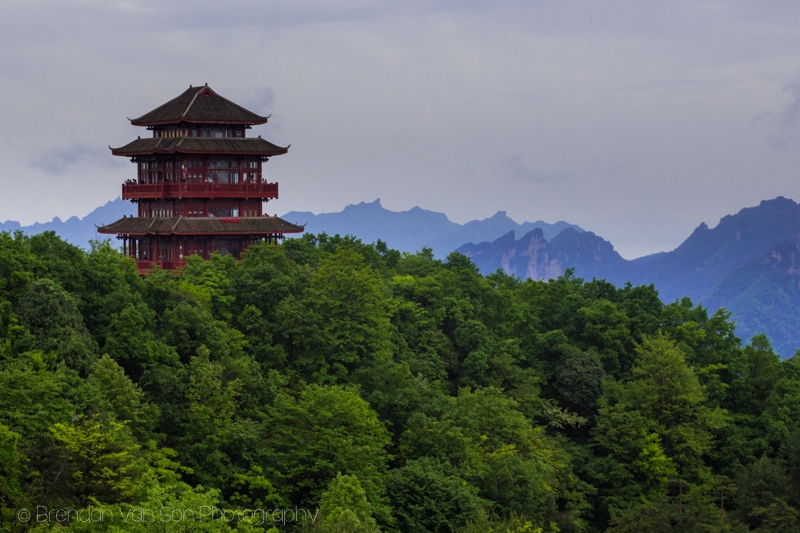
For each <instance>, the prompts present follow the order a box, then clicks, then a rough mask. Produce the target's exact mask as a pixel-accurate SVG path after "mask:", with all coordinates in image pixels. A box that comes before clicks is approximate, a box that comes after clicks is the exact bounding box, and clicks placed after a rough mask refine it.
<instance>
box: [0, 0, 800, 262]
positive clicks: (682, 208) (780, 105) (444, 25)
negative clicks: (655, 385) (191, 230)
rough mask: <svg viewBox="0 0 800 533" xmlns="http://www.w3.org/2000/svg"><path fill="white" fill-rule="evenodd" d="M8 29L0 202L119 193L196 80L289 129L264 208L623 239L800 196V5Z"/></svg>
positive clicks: (175, 11)
mask: <svg viewBox="0 0 800 533" xmlns="http://www.w3.org/2000/svg"><path fill="white" fill-rule="evenodd" d="M0 45H1V46H2V52H0V73H2V78H3V83H2V99H0V117H2V124H3V126H4V127H3V131H2V134H1V135H2V137H0V139H2V142H0V157H1V158H2V159H0V160H1V161H2V169H0V220H18V221H21V222H22V223H24V224H29V223H32V222H34V221H46V220H50V219H52V218H53V217H54V216H59V217H61V218H62V219H63V218H66V217H69V216H72V215H77V216H81V217H82V216H85V215H86V214H87V213H88V212H90V211H91V210H92V209H94V208H95V207H97V206H99V205H101V204H103V203H105V202H107V201H108V200H111V199H113V198H116V197H117V196H118V195H119V194H120V192H121V183H122V182H123V181H124V180H125V179H128V178H132V177H135V168H134V166H133V165H132V164H131V163H130V162H129V161H128V160H126V159H124V158H116V157H113V156H111V155H110V152H109V149H108V146H109V145H111V146H114V147H117V146H122V145H124V144H126V143H128V142H129V141H131V140H133V139H135V138H136V136H137V135H142V136H145V135H147V134H148V132H147V131H146V130H144V129H143V128H136V127H133V126H131V125H130V124H129V122H128V120H127V118H126V117H130V118H135V117H138V116H140V115H142V114H144V113H146V112H147V111H150V110H151V109H153V108H155V107H157V106H158V105H160V104H162V103H164V102H166V101H167V100H169V99H171V98H173V97H175V96H177V95H178V94H180V93H181V92H182V91H183V90H184V89H186V88H187V87H188V86H189V85H190V84H191V85H198V84H203V83H208V84H209V85H210V86H211V87H212V88H213V89H214V90H215V91H216V92H218V93H219V94H221V95H222V96H225V97H226V98H229V99H231V100H233V101H234V102H237V103H239V104H241V105H244V106H245V107H247V108H249V109H251V110H252V111H255V112H257V113H261V114H272V118H271V119H270V121H269V123H268V124H267V125H266V126H260V127H257V128H254V130H253V132H252V133H253V134H254V135H258V134H261V135H262V136H263V137H265V138H267V139H269V140H270V141H272V142H274V143H276V144H279V145H282V146H285V145H288V144H291V145H292V146H291V148H290V150H289V153H288V154H287V155H283V156H281V157H276V158H273V159H272V160H271V161H270V162H269V163H268V164H267V165H266V167H265V176H266V177H267V178H268V179H269V180H270V181H278V182H279V183H280V195H281V198H280V199H279V200H276V201H273V202H270V203H269V204H268V206H267V210H268V211H269V212H270V213H285V212H287V211H290V210H299V211H313V212H315V213H320V212H332V211H340V210H342V209H343V208H344V207H345V206H346V205H347V204H351V203H358V202H361V201H368V202H369V201H372V200H375V199H376V198H380V199H381V202H382V204H383V206H384V207H386V208H388V209H391V210H395V211H400V210H406V209H410V208H411V207H414V206H420V207H423V208H426V209H431V210H435V211H441V212H444V213H446V214H447V215H448V216H449V217H450V219H451V220H454V221H457V222H466V221H468V220H473V219H481V218H486V217H489V216H491V215H492V214H494V213H495V212H496V211H498V210H504V211H506V212H507V213H508V215H509V216H511V217H512V218H513V219H515V220H517V221H518V222H522V221H525V220H528V221H535V220H539V219H542V220H545V221H547V222H556V221H558V220H566V221H568V222H571V223H574V224H579V225H580V226H582V227H584V228H585V229H588V230H591V231H594V232H595V233H598V234H599V235H601V236H603V237H604V238H606V239H608V240H610V241H611V242H612V243H613V244H614V246H615V247H616V248H617V250H618V251H619V252H620V253H621V254H622V255H623V256H625V257H628V258H633V257H638V256H640V255H644V254H646V253H651V252H656V251H662V250H670V249H673V248H675V247H676V246H677V245H678V244H680V242H681V241H682V240H683V239H685V238H686V237H687V236H688V235H689V233H690V232H691V230H692V229H693V228H694V227H696V226H697V225H698V224H699V223H700V222H703V221H705V222H707V223H708V224H709V225H710V226H712V227H713V226H715V225H716V224H717V223H718V221H719V219H720V217H722V216H724V215H726V214H729V213H735V212H737V211H738V210H739V209H741V208H743V207H748V206H752V205H756V204H758V203H759V202H760V201H761V200H764V199H769V198H774V197H776V196H786V197H788V198H792V199H795V200H800V3H797V2H792V1H762V2H753V1H751V0H746V1H745V0H726V1H713V2H712V1H702V0H692V1H670V2H664V1H642V0H635V1H634V0H631V1H627V0H619V1H602V0H600V1H598V0H572V1H569V2H553V1H550V0H548V1H532V0H493V1H491V2H488V1H477V0H469V1H455V0H439V1H436V0H429V1H413V0H404V1H402V2H396V1H370V0H326V1H325V2H311V1H303V0H292V1H287V0H282V1H280V2H277V1H268V0H252V1H226V2H221V1H219V0H215V1H203V0H201V1H198V0H192V1H188V0H186V1H182V0H177V1H176V0H170V1H168V2H165V1H163V0H141V1H139V0H130V1H114V0H72V1H69V2H64V1H62V0H57V1H56V0H52V1H51V0H41V1H40V0H32V1H21V0H20V1H13V0H6V1H3V2H0ZM109 222H111V221H109ZM518 237H520V236H518Z"/></svg>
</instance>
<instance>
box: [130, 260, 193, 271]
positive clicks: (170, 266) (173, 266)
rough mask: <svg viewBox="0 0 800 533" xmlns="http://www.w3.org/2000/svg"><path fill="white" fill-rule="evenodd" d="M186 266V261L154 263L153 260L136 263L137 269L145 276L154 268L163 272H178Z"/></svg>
mask: <svg viewBox="0 0 800 533" xmlns="http://www.w3.org/2000/svg"><path fill="white" fill-rule="evenodd" d="M185 264H186V261H152V260H149V259H147V260H144V261H141V260H137V261H136V268H137V269H138V270H139V273H140V274H144V273H146V272H148V271H150V270H153V269H154V268H160V269H161V270H178V269H179V268H183V266H184V265H185Z"/></svg>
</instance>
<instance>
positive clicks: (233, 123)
mask: <svg viewBox="0 0 800 533" xmlns="http://www.w3.org/2000/svg"><path fill="white" fill-rule="evenodd" d="M261 118H262V119H263V120H259V121H252V120H242V121H235V120H192V119H186V118H180V119H178V120H165V121H161V122H148V121H139V120H137V119H135V118H134V119H129V120H130V121H131V126H145V127H150V126H171V125H174V124H181V123H183V124H214V125H231V126H260V125H261V124H266V123H267V120H268V119H269V117H261Z"/></svg>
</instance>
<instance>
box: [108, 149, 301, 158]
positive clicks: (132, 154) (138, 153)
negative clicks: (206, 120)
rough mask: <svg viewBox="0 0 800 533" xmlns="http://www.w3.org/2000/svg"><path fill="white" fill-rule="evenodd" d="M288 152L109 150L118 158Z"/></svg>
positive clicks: (269, 154) (285, 150)
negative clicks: (156, 155)
mask: <svg viewBox="0 0 800 533" xmlns="http://www.w3.org/2000/svg"><path fill="white" fill-rule="evenodd" d="M288 152H289V149H288V148H283V149H281V151H276V152H260V151H211V150H203V151H190V150H180V149H176V150H146V151H130V152H123V151H121V149H120V148H111V155H116V156H120V157H136V156H141V155H153V154H161V155H169V154H186V155H205V154H208V155H258V156H264V157H272V156H276V155H283V154H286V153H288Z"/></svg>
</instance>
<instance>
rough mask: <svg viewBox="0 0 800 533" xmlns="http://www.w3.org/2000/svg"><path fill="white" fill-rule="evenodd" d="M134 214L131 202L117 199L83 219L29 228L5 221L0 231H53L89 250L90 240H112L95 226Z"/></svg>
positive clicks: (134, 209) (30, 233)
mask: <svg viewBox="0 0 800 533" xmlns="http://www.w3.org/2000/svg"><path fill="white" fill-rule="evenodd" d="M135 213H136V206H135V205H134V204H132V203H131V202H128V201H126V200H122V199H121V198H117V199H116V200H111V201H109V202H107V203H106V204H105V205H103V206H100V207H98V208H97V209H95V210H94V211H92V212H91V213H89V214H88V215H86V216H85V217H83V218H78V217H70V218H68V219H67V220H63V221H62V220H61V219H60V218H58V217H55V218H54V219H53V220H51V221H50V222H37V223H35V224H31V225H30V226H22V225H21V224H20V223H19V222H14V221H6V222H2V223H0V231H16V230H21V231H22V232H23V233H26V234H28V235H36V234H37V233H42V232H44V231H55V232H56V234H58V236H59V237H61V238H62V239H64V240H65V241H67V242H69V243H71V244H74V245H76V246H80V247H81V248H84V249H87V250H88V249H89V241H90V240H103V239H109V238H112V239H113V236H112V235H102V234H100V233H97V231H96V226H102V225H104V224H110V223H111V222H114V221H115V220H119V219H120V218H122V216H123V215H127V216H131V215H133V214H135Z"/></svg>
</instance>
